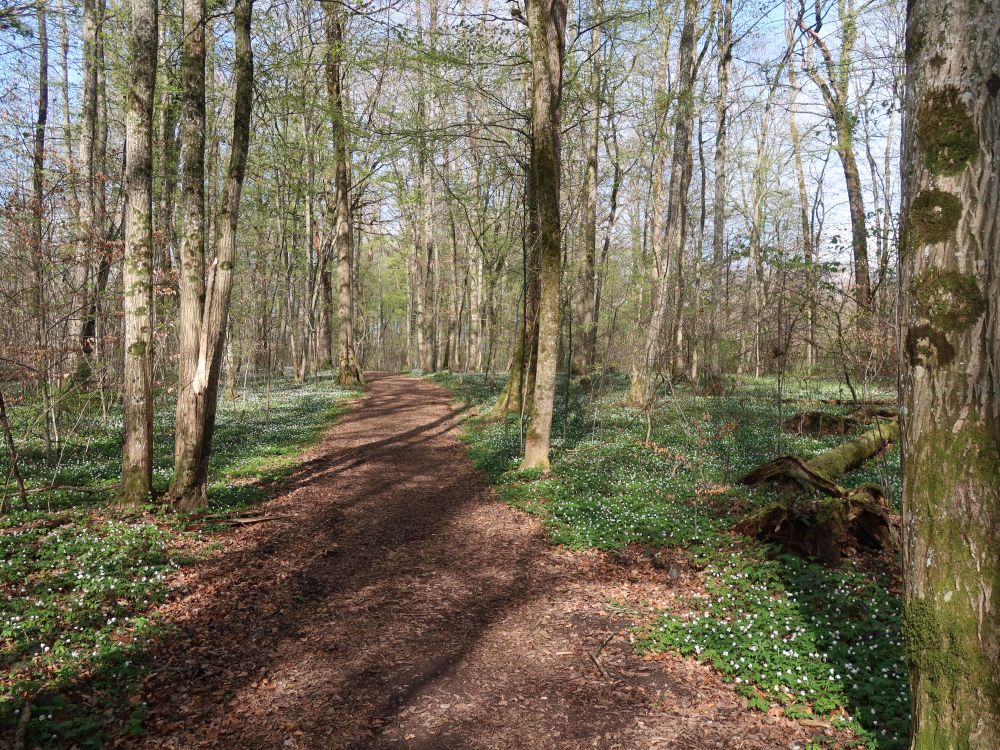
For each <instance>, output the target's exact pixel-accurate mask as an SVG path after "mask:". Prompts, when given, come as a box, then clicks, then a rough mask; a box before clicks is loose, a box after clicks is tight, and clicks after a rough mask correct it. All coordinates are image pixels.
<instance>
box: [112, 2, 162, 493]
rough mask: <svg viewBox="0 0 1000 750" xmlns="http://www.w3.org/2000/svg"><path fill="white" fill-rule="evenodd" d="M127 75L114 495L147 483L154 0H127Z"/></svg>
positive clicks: (148, 487) (148, 489) (147, 489)
mask: <svg viewBox="0 0 1000 750" xmlns="http://www.w3.org/2000/svg"><path fill="white" fill-rule="evenodd" d="M131 8H132V40H131V66H132V68H131V77H130V81H129V91H128V103H127V106H126V109H125V140H126V151H125V189H126V191H127V197H126V206H125V266H124V269H123V271H122V283H123V284H124V287H125V342H124V343H125V370H124V374H125V416H124V427H123V447H122V486H121V491H120V494H119V500H120V502H121V503H123V504H129V505H135V504H139V503H142V502H143V501H145V500H147V499H148V498H149V497H150V494H151V493H152V489H153V278H152V271H153V268H152V266H153V257H152V254H153V94H154V89H155V87H156V41H157V38H158V34H157V2H156V0H131Z"/></svg>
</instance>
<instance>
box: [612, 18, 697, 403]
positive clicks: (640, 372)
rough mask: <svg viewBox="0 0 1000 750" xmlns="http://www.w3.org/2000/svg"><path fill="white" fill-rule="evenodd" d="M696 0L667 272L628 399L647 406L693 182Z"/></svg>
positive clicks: (681, 87)
mask: <svg viewBox="0 0 1000 750" xmlns="http://www.w3.org/2000/svg"><path fill="white" fill-rule="evenodd" d="M697 16H698V2H697V0H684V20H683V27H682V29H681V40H680V47H679V49H678V66H679V68H680V75H679V82H678V94H677V97H678V100H677V115H676V120H675V122H674V148H673V160H672V163H671V167H670V185H669V187H668V189H667V226H666V232H665V234H666V238H665V242H664V251H663V252H664V263H663V266H664V268H663V272H662V273H661V274H660V277H659V282H658V285H657V287H656V288H655V291H656V294H655V305H654V307H653V310H652V315H651V316H650V319H649V325H648V326H647V327H646V330H645V334H644V341H643V345H642V348H641V349H640V351H639V354H638V357H637V358H636V359H635V361H634V364H633V367H632V382H631V385H630V386H629V392H628V403H630V404H632V405H634V406H641V407H643V408H646V407H648V406H649V405H650V403H651V402H652V398H653V391H654V388H653V372H654V370H655V369H656V363H657V360H658V359H659V357H660V354H661V351H662V348H663V343H662V341H661V338H662V335H663V329H664V324H665V322H666V319H667V310H668V307H669V303H670V299H669V294H668V292H669V284H670V280H671V279H670V275H669V274H668V273H667V272H666V265H667V263H668V262H669V259H670V258H672V257H677V258H678V262H680V260H679V256H680V254H681V253H683V252H684V234H685V227H686V219H687V194H688V185H689V184H690V181H691V137H692V133H693V130H694V64H695V62H694V51H695V25H696V23H697V20H698V18H697Z"/></svg>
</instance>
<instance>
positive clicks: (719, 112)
mask: <svg viewBox="0 0 1000 750" xmlns="http://www.w3.org/2000/svg"><path fill="white" fill-rule="evenodd" d="M717 35H718V41H717V46H718V52H717V54H718V64H717V69H716V77H717V79H718V83H719V94H718V98H717V99H716V100H715V186H714V193H713V196H712V287H711V289H712V291H711V307H712V311H711V313H710V318H709V319H710V321H711V322H710V327H711V331H710V341H711V343H710V351H711V354H710V356H709V376H708V380H709V383H708V390H709V391H711V392H713V393H714V392H717V391H718V390H719V388H720V382H719V378H720V376H721V374H722V312H723V300H722V268H723V264H724V259H725V243H726V196H727V194H728V183H727V182H726V180H727V173H726V168H727V166H728V158H729V152H728V150H727V146H728V125H729V66H730V63H731V62H732V59H733V0H722V8H721V12H720V14H719V25H718V31H717Z"/></svg>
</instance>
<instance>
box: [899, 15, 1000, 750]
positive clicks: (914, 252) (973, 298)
mask: <svg viewBox="0 0 1000 750" xmlns="http://www.w3.org/2000/svg"><path fill="white" fill-rule="evenodd" d="M907 25H908V28H907V34H906V36H907V52H906V54H907V59H908V61H909V65H908V71H907V75H906V84H905V91H906V94H905V120H904V126H903V188H904V196H903V231H904V240H903V248H902V249H901V256H902V257H901V260H902V264H901V265H902V285H903V295H902V300H901V315H902V324H903V337H904V345H903V347H902V349H903V350H902V352H901V355H902V357H903V362H902V363H901V369H902V372H903V379H902V402H903V404H902V406H903V408H902V410H901V414H902V415H903V530H904V548H903V555H904V569H905V590H904V608H903V631H904V635H905V637H906V654H907V659H908V662H909V668H910V694H911V702H912V716H913V734H912V743H911V748H912V749H913V750H925V749H930V748H965V749H967V750H992V748H997V747H1000V472H998V471H997V466H998V465H1000V245H998V238H1000V41H998V37H997V29H998V28H1000V3H997V2H996V1H995V0H993V1H992V2H980V1H979V0H958V1H957V2H956V1H955V0H914V2H912V3H911V4H910V6H909V14H908V22H907Z"/></svg>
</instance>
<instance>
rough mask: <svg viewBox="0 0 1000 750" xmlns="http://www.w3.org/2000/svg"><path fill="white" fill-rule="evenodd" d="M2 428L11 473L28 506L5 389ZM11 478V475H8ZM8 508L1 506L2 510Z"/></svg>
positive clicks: (0, 401)
mask: <svg viewBox="0 0 1000 750" xmlns="http://www.w3.org/2000/svg"><path fill="white" fill-rule="evenodd" d="M0 428H2V429H3V438H4V442H5V443H6V444H7V460H8V461H10V473H11V474H13V475H14V479H15V481H16V482H17V492H18V496H19V497H20V498H21V504H22V505H24V506H25V507H27V505H28V493H27V491H26V490H25V489H24V477H22V476H21V467H20V466H18V464H17V445H15V443H14V433H13V432H12V431H11V429H10V420H9V419H8V418H7V401H6V400H5V399H4V396H3V391H2V390H0ZM7 478H8V479H9V478H10V477H9V475H8V477H7ZM4 510H6V508H3V507H0V512H3V511H4Z"/></svg>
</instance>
